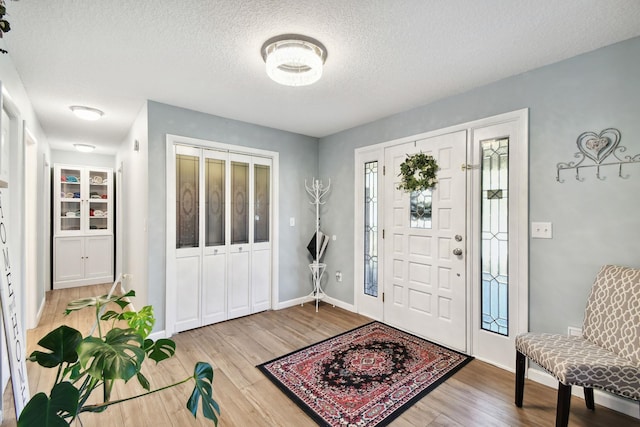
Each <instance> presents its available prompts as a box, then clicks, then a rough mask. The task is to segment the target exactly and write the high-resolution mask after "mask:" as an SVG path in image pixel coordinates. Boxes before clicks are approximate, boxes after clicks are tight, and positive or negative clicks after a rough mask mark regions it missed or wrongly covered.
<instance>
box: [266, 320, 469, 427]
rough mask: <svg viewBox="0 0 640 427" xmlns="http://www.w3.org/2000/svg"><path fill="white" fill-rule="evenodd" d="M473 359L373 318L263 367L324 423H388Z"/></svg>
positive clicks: (303, 406) (305, 409) (293, 397)
mask: <svg viewBox="0 0 640 427" xmlns="http://www.w3.org/2000/svg"><path fill="white" fill-rule="evenodd" d="M471 359H472V357H469V356H466V355H464V354H461V353H458V352H456V351H453V350H449V349H447V348H445V347H441V346H439V345H437V344H434V343H432V342H429V341H426V340H423V339H422V338H418V337H416V336H414V335H411V334H408V333H405V332H402V331H400V330H398V329H395V328H392V327H390V326H387V325H384V324H382V323H379V322H373V323H369V324H368V325H364V326H361V327H359V328H356V329H354V330H352V331H349V332H345V333H343V334H341V335H338V336H336V337H333V338H329V339H327V340H325V341H322V342H319V343H317V344H313V345H311V346H309V347H306V348H303V349H301V350H298V351H295V352H293V353H290V354H288V355H286V356H282V357H279V358H277V359H274V360H272V361H270V362H266V363H263V364H261V365H258V369H260V370H261V371H262V372H263V373H264V374H265V375H266V376H267V377H268V378H269V379H271V381H273V382H274V383H275V384H276V385H277V386H278V387H279V388H280V389H281V390H282V391H283V392H284V393H286V394H287V396H289V397H290V398H291V399H292V400H293V401H294V402H296V403H297V404H298V406H300V407H301V408H302V409H303V410H304V411H305V412H306V413H307V414H308V415H309V416H311V418H313V419H314V420H315V421H316V422H317V423H318V424H319V425H321V426H351V425H353V426H359V427H361V426H384V425H387V424H388V423H390V422H391V421H392V420H393V419H395V418H396V417H398V416H399V415H400V414H401V413H402V412H404V411H405V410H406V409H408V408H409V407H410V406H411V405H413V404H414V403H415V402H417V401H418V400H420V399H421V398H423V397H424V396H425V395H426V394H427V393H429V392H430V391H431V390H433V389H434V388H435V387H437V386H438V385H439V384H441V383H442V382H444V381H445V380H446V379H447V378H449V377H450V376H452V375H453V374H454V373H455V372H457V371H458V370H459V369H460V368H462V367H463V366H464V365H465V364H467V363H468V362H469V361H470V360H471Z"/></svg>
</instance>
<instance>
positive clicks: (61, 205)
mask: <svg viewBox="0 0 640 427" xmlns="http://www.w3.org/2000/svg"><path fill="white" fill-rule="evenodd" d="M54 171H55V172H54V178H53V179H54V181H53V182H54V183H55V191H54V222H55V226H54V232H55V235H56V236H64V235H66V236H68V235H78V234H112V229H113V208H112V206H113V201H112V198H113V197H112V196H113V191H112V185H113V183H112V180H113V179H112V177H113V170H112V169H109V168H86V167H83V166H71V165H61V164H57V165H55V168H54Z"/></svg>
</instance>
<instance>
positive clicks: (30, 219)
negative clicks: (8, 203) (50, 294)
mask: <svg viewBox="0 0 640 427" xmlns="http://www.w3.org/2000/svg"><path fill="white" fill-rule="evenodd" d="M23 136H24V168H23V170H24V233H25V239H24V244H25V248H24V254H25V261H24V262H25V270H24V273H25V274H24V283H25V287H26V292H25V296H26V301H25V305H26V307H27V310H26V313H25V318H26V320H25V328H26V329H33V328H35V327H36V326H38V317H39V301H37V299H36V298H37V295H38V288H39V286H40V283H42V282H41V280H40V278H39V277H38V272H39V271H43V270H41V269H40V262H41V261H42V259H41V257H42V253H38V244H39V241H40V240H39V238H38V234H39V233H38V199H39V198H41V197H42V196H43V194H40V192H39V191H38V142H37V141H36V139H35V138H34V136H33V134H32V133H31V132H30V131H29V129H27V127H26V126H25V127H24V131H23ZM43 200H44V198H43Z"/></svg>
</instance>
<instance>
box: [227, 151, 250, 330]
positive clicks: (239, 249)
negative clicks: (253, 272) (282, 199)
mask: <svg viewBox="0 0 640 427" xmlns="http://www.w3.org/2000/svg"><path fill="white" fill-rule="evenodd" d="M229 160H230V162H229V168H230V181H229V184H230V198H231V200H230V206H229V207H230V221H231V222H230V224H229V228H230V230H229V231H230V233H231V236H230V242H229V243H230V244H229V282H228V287H227V290H228V301H227V308H228V318H229V319H233V318H235V317H240V316H245V315H247V314H250V313H251V299H250V295H249V292H250V287H249V280H250V267H251V244H250V241H251V240H250V239H251V236H250V235H249V233H250V231H251V229H252V228H253V227H251V226H250V218H251V212H250V211H251V210H252V209H251V208H252V206H251V205H252V204H251V203H250V201H251V193H250V190H251V185H250V183H251V178H252V176H253V173H252V172H253V171H252V170H251V167H250V166H251V157H250V156H243V155H240V154H230V155H229Z"/></svg>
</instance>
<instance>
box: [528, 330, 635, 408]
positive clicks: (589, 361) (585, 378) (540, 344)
mask: <svg viewBox="0 0 640 427" xmlns="http://www.w3.org/2000/svg"><path fill="white" fill-rule="evenodd" d="M516 350H518V351H519V352H520V353H522V354H524V355H525V356H527V357H528V358H529V359H531V360H532V361H534V362H535V363H537V364H538V365H540V366H541V367H542V368H544V369H545V370H547V371H548V372H549V373H550V374H551V375H553V376H554V377H556V378H557V380H558V381H560V382H561V383H562V384H564V385H577V386H581V387H592V388H598V389H602V390H606V391H609V392H612V393H615V394H618V395H620V396H624V397H627V398H629V399H633V400H640V365H638V364H635V363H633V362H631V361H629V360H627V359H624V358H622V357H620V356H618V355H616V354H615V353H613V352H611V351H608V350H606V349H604V348H602V347H599V346H597V345H595V344H593V343H591V342H589V341H587V340H585V339H584V338H582V337H574V336H567V335H560V334H548V333H536V332H529V333H526V334H521V335H518V336H517V337H516Z"/></svg>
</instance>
